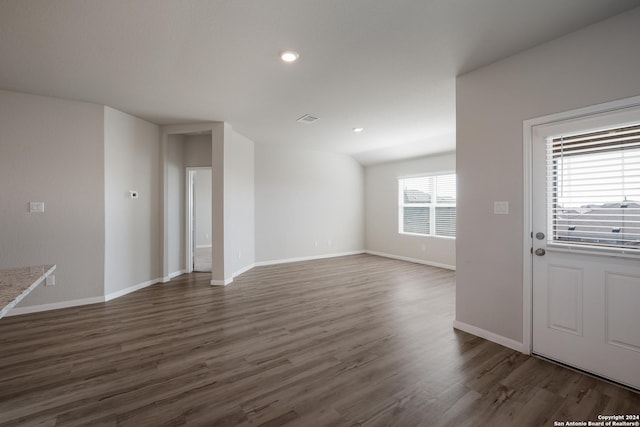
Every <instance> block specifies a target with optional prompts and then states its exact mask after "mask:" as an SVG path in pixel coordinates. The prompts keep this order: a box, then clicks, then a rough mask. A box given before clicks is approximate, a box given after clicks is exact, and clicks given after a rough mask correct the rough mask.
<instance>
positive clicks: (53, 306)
mask: <svg viewBox="0 0 640 427" xmlns="http://www.w3.org/2000/svg"><path fill="white" fill-rule="evenodd" d="M101 302H104V297H92V298H83V299H76V300H71V301H61V302H52V303H49V304H40V305H31V306H29V307H17V308H14V309H13V310H11V311H10V312H9V313H7V316H18V315H21V314H29V313H39V312H41V311H49V310H58V309H61V308H69V307H77V306H80V305H87V304H97V303H101Z"/></svg>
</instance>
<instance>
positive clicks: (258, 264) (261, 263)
mask: <svg viewBox="0 0 640 427" xmlns="http://www.w3.org/2000/svg"><path fill="white" fill-rule="evenodd" d="M363 253H365V250H359V251H351V252H340V253H333V254H324V255H312V256H306V257H300V258H287V259H276V260H270V261H259V262H256V263H255V266H256V267H262V266H265V265H276V264H287V263H290V262H300V261H313V260H316V259H325V258H336V257H341V256H349V255H360V254H363Z"/></svg>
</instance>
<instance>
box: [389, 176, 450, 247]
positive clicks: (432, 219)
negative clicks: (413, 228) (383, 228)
mask: <svg viewBox="0 0 640 427" xmlns="http://www.w3.org/2000/svg"><path fill="white" fill-rule="evenodd" d="M450 175H453V176H454V177H455V179H456V202H455V203H442V202H440V203H438V193H437V191H438V190H437V187H438V185H437V177H439V176H450ZM412 178H431V179H432V180H433V181H432V186H431V187H432V193H431V201H430V202H429V203H405V202H404V186H403V181H404V180H407V179H412ZM397 179H398V185H397V188H398V210H397V212H398V234H402V235H406V236H416V237H431V238H438V239H449V240H451V239H453V240H455V238H456V236H455V235H454V236H444V235H440V234H436V230H437V227H436V208H456V209H457V205H458V203H457V174H456V172H455V171H446V172H436V173H428V174H416V175H408V176H401V177H398V178H397ZM406 207H414V208H420V207H425V208H429V233H428V234H423V233H412V232H408V231H404V208H406ZM456 215H457V210H456ZM456 234H457V227H456Z"/></svg>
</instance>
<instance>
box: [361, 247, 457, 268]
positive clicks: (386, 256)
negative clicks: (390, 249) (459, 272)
mask: <svg viewBox="0 0 640 427" xmlns="http://www.w3.org/2000/svg"><path fill="white" fill-rule="evenodd" d="M364 252H365V253H367V254H369V255H375V256H381V257H384V258H392V259H398V260H400V261H408V262H413V263H415V264H424V265H429V266H431V267H439V268H446V269H447V270H454V271H455V269H456V266H455V265H450V264H443V263H440V262H434V261H427V260H424V259H418V258H410V257H406V256H400V255H393V254H386V253H384V252H376V251H364Z"/></svg>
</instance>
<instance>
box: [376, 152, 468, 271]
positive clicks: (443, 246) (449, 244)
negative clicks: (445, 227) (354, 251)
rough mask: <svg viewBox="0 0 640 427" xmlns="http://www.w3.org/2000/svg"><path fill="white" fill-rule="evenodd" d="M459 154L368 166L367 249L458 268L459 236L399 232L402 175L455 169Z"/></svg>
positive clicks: (452, 170)
mask: <svg viewBox="0 0 640 427" xmlns="http://www.w3.org/2000/svg"><path fill="white" fill-rule="evenodd" d="M455 163H456V158H455V154H447V155H440V156H429V157H423V158H419V159H413V160H405V161H399V162H392V163H384V164H379V165H374V166H369V167H367V168H366V169H365V206H366V208H365V247H366V248H367V251H372V252H378V253H383V254H387V255H392V256H397V257H403V258H410V259H413V260H417V261H420V262H425V263H428V264H432V265H437V266H444V267H447V268H455V265H456V251H455V245H456V241H455V239H450V238H443V237H433V236H412V235H407V234H400V233H398V213H399V210H398V200H399V199H398V178H402V177H406V176H415V175H420V174H425V175H429V174H434V173H441V172H455V168H456V164H455Z"/></svg>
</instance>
